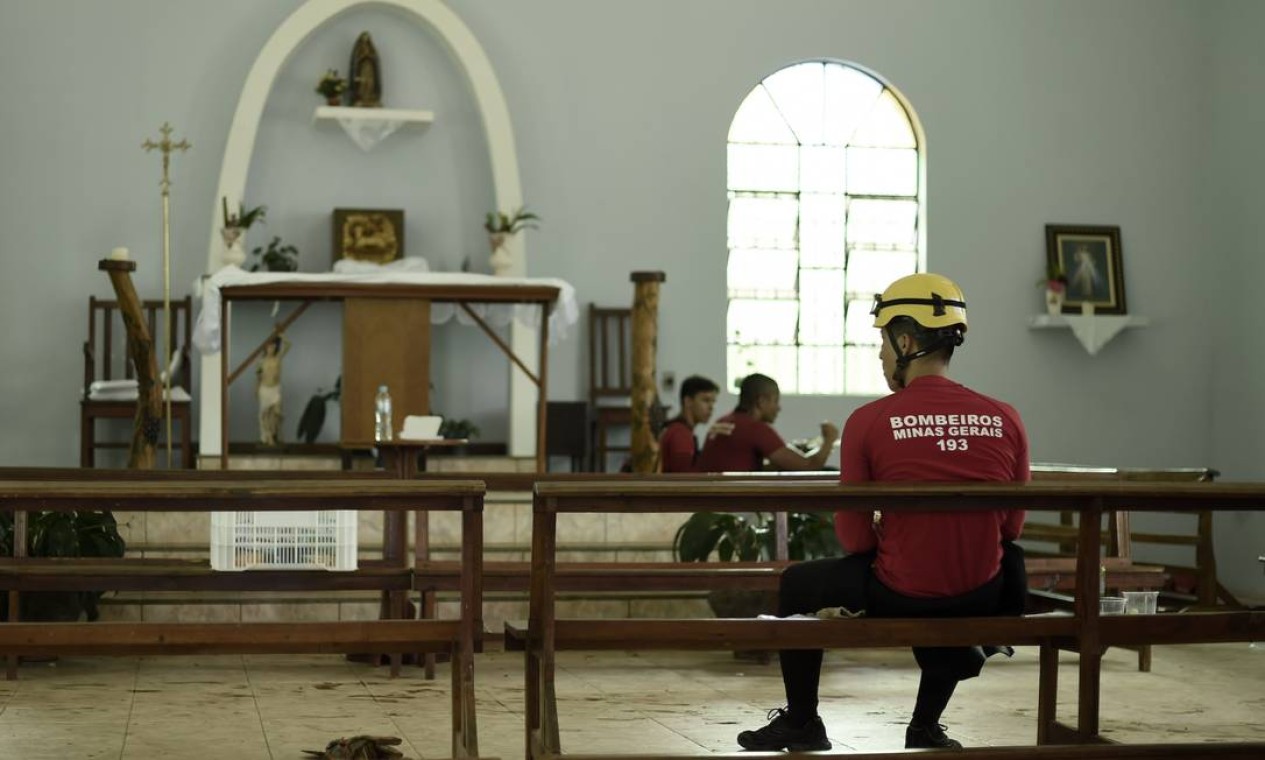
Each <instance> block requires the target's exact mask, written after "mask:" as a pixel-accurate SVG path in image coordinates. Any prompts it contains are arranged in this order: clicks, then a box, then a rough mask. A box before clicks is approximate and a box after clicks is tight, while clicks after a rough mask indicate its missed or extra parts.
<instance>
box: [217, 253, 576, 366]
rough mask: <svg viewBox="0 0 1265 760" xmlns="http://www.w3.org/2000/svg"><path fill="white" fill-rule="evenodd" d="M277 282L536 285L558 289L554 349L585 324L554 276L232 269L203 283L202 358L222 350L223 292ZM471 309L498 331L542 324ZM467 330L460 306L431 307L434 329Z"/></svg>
mask: <svg viewBox="0 0 1265 760" xmlns="http://www.w3.org/2000/svg"><path fill="white" fill-rule="evenodd" d="M276 282H349V283H366V284H383V283H397V284H403V285H493V286H496V285H514V286H523V285H536V286H545V287H554V288H558V302H557V304H555V306H554V309H553V310H552V311H551V312H550V314H549V343H550V345H553V344H555V343H557V342H558V341H560V340H562V339H563V338H565V337H566V336H567V332H568V330H569V328H570V327H571V325H574V324H575V323H576V322H577V321H579V319H580V308H579V306H578V305H577V304H576V298H575V288H574V287H572V286H571V283H569V282H567V281H566V280H560V279H556V278H552V277H493V276H492V275H488V274H469V273H465V272H400V271H389V270H388V271H378V272H323V273H304V272H247V271H245V270H243V269H242V268H240V267H237V266H234V265H229V266H226V267H224V268H223V269H221V270H220V271H218V272H216V273H215V274H213V275H211V276H210V277H208V278H207V279H206V281H205V282H203V284H202V309H201V310H200V311H199V312H198V321H197V324H196V325H195V326H194V330H193V343H194V345H195V346H197V347H198V350H199V351H201V352H202V353H203V354H213V353H215V352H217V351H219V350H220V343H221V336H220V308H221V307H220V288H223V287H229V286H234V285H263V284H268V283H276ZM466 305H467V306H469V307H470V310H471V311H473V312H474V313H475V314H478V315H479V317H480V318H481V319H483V320H485V321H486V322H488V324H491V325H493V326H496V327H503V326H505V325H508V324H509V323H510V321H511V320H517V321H518V322H519V324H522V325H524V326H525V327H531V328H537V327H539V325H540V313H541V311H542V310H541V309H540V307H539V305H538V304H512V303H510V304H504V303H469V304H466ZM454 316H455V317H456V318H457V321H458V322H459V323H461V324H465V325H473V324H475V322H474V320H473V319H471V318H470V316H469V315H468V314H466V313H465V311H463V310H462V309H460V308H458V304H455V303H432V304H431V309H430V321H431V324H436V325H438V324H443V323H444V322H448V321H450V320H451V319H452V318H453V317H454Z"/></svg>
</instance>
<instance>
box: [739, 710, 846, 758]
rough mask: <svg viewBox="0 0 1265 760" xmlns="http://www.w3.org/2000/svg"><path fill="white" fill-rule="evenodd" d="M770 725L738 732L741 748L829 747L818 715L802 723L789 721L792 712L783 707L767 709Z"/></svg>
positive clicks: (791, 749)
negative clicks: (797, 723)
mask: <svg viewBox="0 0 1265 760" xmlns="http://www.w3.org/2000/svg"><path fill="white" fill-rule="evenodd" d="M768 717H769V721H770V722H769V725H767V726H765V727H764V728H757V729H756V730H755V731H743V732H742V733H740V734H738V746H740V747H742V748H743V749H749V750H755V751H760V752H777V751H778V750H783V749H784V750H787V751H788V752H817V751H820V750H827V749H830V740H829V739H827V738H826V727H825V726H824V725H822V722H821V718H820V717H818V716H816V715H814V716H813V719H812V720H810V721H808V722H807V723H805V724H804V725H802V726H797V725H795V724H793V723H791V716H790V713H788V712H787V711H786V710H783V709H782V708H780V707H779V708H777V709H774V710H769V715H768Z"/></svg>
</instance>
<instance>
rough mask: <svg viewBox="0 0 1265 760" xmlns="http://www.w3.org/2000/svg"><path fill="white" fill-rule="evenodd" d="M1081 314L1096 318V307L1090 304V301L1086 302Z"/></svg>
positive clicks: (1083, 304) (1082, 305) (1082, 306)
mask: <svg viewBox="0 0 1265 760" xmlns="http://www.w3.org/2000/svg"><path fill="white" fill-rule="evenodd" d="M1081 314H1084V315H1085V316H1087V317H1092V316H1094V305H1093V304H1092V303H1090V302H1089V301H1085V302H1084V303H1082V304H1081Z"/></svg>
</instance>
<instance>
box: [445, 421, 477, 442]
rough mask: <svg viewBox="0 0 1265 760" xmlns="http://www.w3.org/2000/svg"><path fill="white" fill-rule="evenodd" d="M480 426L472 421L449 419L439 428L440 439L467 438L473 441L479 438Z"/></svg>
mask: <svg viewBox="0 0 1265 760" xmlns="http://www.w3.org/2000/svg"><path fill="white" fill-rule="evenodd" d="M479 432H480V431H479V426H478V425H476V424H474V423H473V422H471V421H470V420H454V419H449V418H447V417H445V418H444V421H443V423H441V424H440V426H439V437H440V438H448V439H454V438H465V439H467V440H471V439H474V438H478V437H479Z"/></svg>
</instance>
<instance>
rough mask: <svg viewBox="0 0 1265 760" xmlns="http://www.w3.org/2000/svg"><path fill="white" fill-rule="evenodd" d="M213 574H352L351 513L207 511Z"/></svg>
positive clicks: (353, 520)
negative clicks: (340, 571)
mask: <svg viewBox="0 0 1265 760" xmlns="http://www.w3.org/2000/svg"><path fill="white" fill-rule="evenodd" d="M211 568H212V569H213V570H231V571H236V570H251V569H255V570H355V569H356V512H355V510H350V509H326V510H320V511H317V512H212V513H211Z"/></svg>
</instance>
